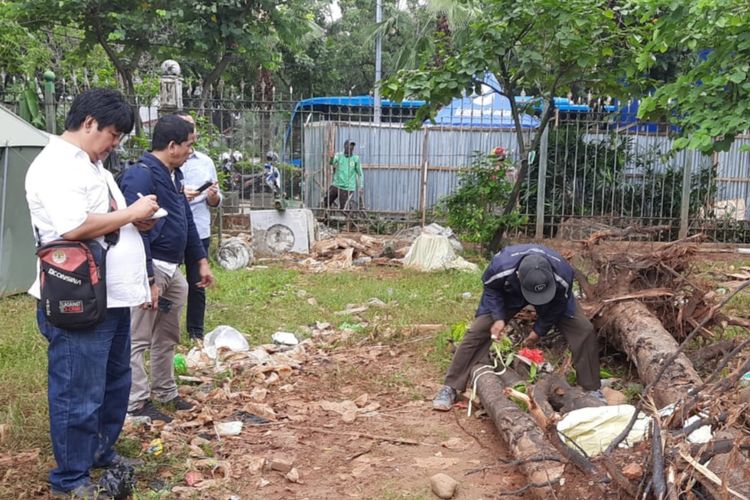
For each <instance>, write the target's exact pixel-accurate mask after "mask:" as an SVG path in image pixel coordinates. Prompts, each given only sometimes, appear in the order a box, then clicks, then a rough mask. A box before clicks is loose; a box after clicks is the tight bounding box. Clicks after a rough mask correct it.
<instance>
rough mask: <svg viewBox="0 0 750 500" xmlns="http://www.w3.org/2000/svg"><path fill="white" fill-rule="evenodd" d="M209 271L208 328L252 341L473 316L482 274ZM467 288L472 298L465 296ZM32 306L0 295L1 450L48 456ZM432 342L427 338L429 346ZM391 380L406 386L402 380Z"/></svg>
mask: <svg viewBox="0 0 750 500" xmlns="http://www.w3.org/2000/svg"><path fill="white" fill-rule="evenodd" d="M214 273H215V276H216V280H217V283H216V285H215V286H213V287H211V288H210V289H208V291H207V308H206V331H207V332H209V331H211V330H212V329H214V328H216V327H217V326H218V325H230V326H233V327H234V328H236V329H238V330H239V331H241V332H243V333H245V334H246V335H247V337H248V341H249V342H250V345H257V344H261V343H268V342H270V341H271V335H272V334H273V333H274V332H276V331H278V330H284V331H291V332H297V333H302V331H303V328H302V327H304V326H305V325H311V324H314V323H315V322H316V321H324V322H328V323H331V324H333V325H336V326H338V325H340V324H341V323H344V322H349V323H358V322H360V321H361V320H362V319H363V320H365V321H367V322H368V323H370V326H369V327H368V328H365V329H364V330H363V331H362V332H360V333H357V334H356V336H357V337H358V339H362V338H363V336H367V335H370V336H372V337H373V338H375V336H376V333H377V330H378V329H379V328H381V327H388V328H391V329H394V330H398V329H399V328H407V327H408V326H409V325H415V324H423V323H433V324H434V323H442V324H445V325H451V324H454V323H456V322H457V321H461V320H466V319H468V318H471V317H472V316H473V313H474V310H475V308H476V305H477V302H478V300H479V295H480V293H481V280H480V279H479V274H478V273H465V272H459V271H446V272H440V273H420V272H417V271H411V270H406V269H397V268H380V267H371V268H363V269H357V270H353V271H350V272H340V273H321V274H312V273H307V272H304V271H301V270H298V269H288V268H285V267H283V265H282V264H272V265H271V266H270V267H268V268H267V269H245V270H240V271H226V270H223V269H221V268H219V267H218V266H215V267H214ZM464 292H470V294H471V297H469V298H464V296H463V294H464ZM310 298H314V299H315V300H314V301H309V299H310ZM371 298H378V299H380V300H382V301H383V302H385V303H386V304H389V305H388V307H385V308H378V307H370V308H369V309H368V310H367V311H365V312H363V313H360V316H361V318H362V319H360V318H358V317H350V316H340V315H336V314H335V313H336V312H337V311H341V310H344V309H345V308H346V306H347V305H348V304H364V303H365V302H367V300H368V299H371ZM310 302H312V303H310ZM35 309H36V301H35V300H34V299H32V298H31V297H29V296H27V295H18V296H14V297H7V298H3V299H0V324H2V325H3V328H2V329H0V387H2V391H0V424H9V425H10V434H9V437H8V439H6V440H5V441H4V442H2V443H0V452H9V451H19V450H24V449H29V448H36V447H39V448H42V450H43V455H46V456H47V457H49V456H50V455H51V447H50V443H49V423H48V415H47V341H46V340H45V339H44V337H42V335H41V334H40V333H39V331H38V329H37V326H36V314H35ZM182 328H183V330H184V318H183V321H182ZM436 337H438V336H437V335H436ZM439 342H440V340H439V338H438V343H439ZM430 344H432V343H431V342H430V340H429V339H428V340H427V341H426V345H430ZM437 351H440V349H437V348H435V347H434V344H432V345H430V347H429V348H428V349H427V352H426V353H425V356H426V357H429V358H433V357H434V358H435V359H441V360H444V361H445V362H447V360H448V359H449V354H450V353H449V352H447V351H446V352H437ZM436 352H437V354H434V353H436ZM431 353H433V354H431ZM336 371H337V369H336V367H332V374H331V381H332V382H333V385H334V386H335V385H336V383H337V381H338V379H342V378H345V374H341V373H338V375H339V376H337V373H336ZM217 378H221V377H217ZM390 382H391V383H396V385H402V386H403V384H401V383H400V382H401V381H395V380H393V381H390ZM406 389H407V390H408V389H409V388H406ZM121 445H122V446H123V451H127V454H128V455H131V456H132V454H133V453H134V452H136V450H137V448H136V447H135V446H134V444H133V443H127V444H126V443H122V444H121ZM136 453H137V452H136Z"/></svg>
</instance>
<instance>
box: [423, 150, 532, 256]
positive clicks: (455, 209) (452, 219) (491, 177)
mask: <svg viewBox="0 0 750 500" xmlns="http://www.w3.org/2000/svg"><path fill="white" fill-rule="evenodd" d="M508 167H509V164H508V163H507V162H502V163H498V162H497V161H496V160H495V159H494V158H493V157H491V156H486V155H482V154H480V153H476V154H475V155H474V157H473V159H472V164H471V166H470V167H469V168H467V169H465V170H463V171H461V172H460V173H459V187H458V189H457V190H456V191H455V192H453V193H452V194H450V195H448V196H446V197H444V198H443V199H442V200H440V204H439V208H438V211H439V213H440V214H441V215H443V216H444V217H445V218H446V220H447V223H448V225H449V226H450V227H451V228H452V229H453V230H454V231H456V233H457V234H459V235H460V236H461V237H462V238H463V239H465V240H467V241H470V242H472V243H479V244H480V245H483V246H484V245H486V244H487V243H489V241H490V239H491V238H492V235H493V234H494V233H495V230H496V229H497V228H498V227H500V225H505V227H507V228H514V227H518V226H520V225H522V224H523V223H524V222H525V221H524V218H523V217H522V216H520V215H519V214H518V213H517V212H513V213H511V214H509V215H503V214H502V207H503V206H504V205H505V204H506V203H507V202H508V199H509V196H510V192H511V189H512V187H513V186H512V185H511V183H510V182H509V181H508V180H507V178H506V169H507V168H508Z"/></svg>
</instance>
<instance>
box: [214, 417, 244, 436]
mask: <svg viewBox="0 0 750 500" xmlns="http://www.w3.org/2000/svg"><path fill="white" fill-rule="evenodd" d="M214 427H215V428H216V433H217V434H218V435H219V436H238V435H239V434H240V433H241V432H242V422H240V421H239V420H235V421H234V422H216V423H215V424H214Z"/></svg>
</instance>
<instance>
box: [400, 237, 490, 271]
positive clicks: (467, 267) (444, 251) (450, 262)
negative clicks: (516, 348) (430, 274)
mask: <svg viewBox="0 0 750 500" xmlns="http://www.w3.org/2000/svg"><path fill="white" fill-rule="evenodd" d="M402 262H403V263H404V267H410V268H413V269H417V270H419V271H439V270H443V269H460V270H462V271H472V272H473V271H478V270H479V268H478V267H477V265H476V264H473V263H471V262H469V261H467V260H466V259H464V258H463V257H459V256H458V255H456V251H455V250H454V249H453V247H452V246H451V244H450V242H449V241H448V238H446V237H445V236H440V235H436V234H426V233H425V234H421V235H419V237H418V238H417V239H416V240H414V243H413V244H412V246H411V248H409V252H408V253H407V254H406V257H404V258H403V260H402Z"/></svg>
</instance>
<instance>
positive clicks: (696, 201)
mask: <svg viewBox="0 0 750 500" xmlns="http://www.w3.org/2000/svg"><path fill="white" fill-rule="evenodd" d="M548 149H549V151H554V152H555V153H554V154H550V155H549V158H548V160H547V175H546V187H545V194H544V208H545V214H547V215H574V216H583V217H602V216H610V215H616V216H622V217H625V218H640V219H644V220H647V221H649V222H650V223H652V224H663V223H665V222H667V221H669V219H674V218H678V217H679V215H680V207H681V200H682V189H683V187H682V179H683V170H682V168H676V167H672V166H671V165H669V164H667V163H666V162H667V160H668V159H669V152H668V151H667V152H662V151H661V150H659V149H658V148H656V147H655V148H653V149H649V150H645V151H639V152H636V151H634V148H633V142H632V140H631V139H630V138H629V137H627V136H622V135H618V134H614V133H613V134H610V135H608V136H606V137H603V138H601V139H591V138H590V137H589V132H588V130H586V129H584V128H581V127H580V126H578V125H576V124H570V125H563V126H561V127H558V128H555V129H554V130H552V131H551V132H550V134H549V148H548ZM628 167H630V168H631V169H632V170H631V171H630V173H631V174H632V173H633V172H639V173H641V174H642V175H640V176H639V177H638V178H635V177H631V178H628V177H627V176H626V175H625V174H626V169H627V168H628ZM538 169H539V162H538V160H537V161H534V162H532V163H531V165H530V167H529V176H528V187H527V189H525V190H524V193H525V198H524V199H523V200H522V204H523V205H524V206H527V207H535V206H536V203H537V196H538V188H537V185H538ZM690 184H691V193H693V194H692V195H691V196H690V201H689V214H690V216H691V217H697V216H699V215H700V214H701V211H702V210H704V208H705V207H706V206H707V205H709V201H710V200H711V199H713V196H714V194H715V192H716V181H715V176H714V175H712V170H711V167H710V166H707V165H702V166H701V167H700V168H699V169H696V171H693V172H692V174H691V179H690ZM709 215H710V214H709Z"/></svg>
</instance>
